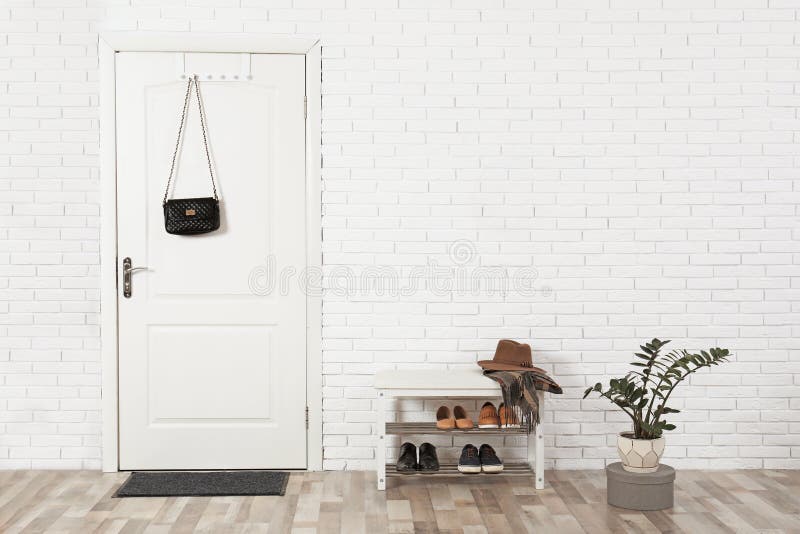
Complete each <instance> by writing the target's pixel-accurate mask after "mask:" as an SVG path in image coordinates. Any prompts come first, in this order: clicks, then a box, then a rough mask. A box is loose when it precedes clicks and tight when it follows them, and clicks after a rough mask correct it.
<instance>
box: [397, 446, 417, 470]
mask: <svg viewBox="0 0 800 534" xmlns="http://www.w3.org/2000/svg"><path fill="white" fill-rule="evenodd" d="M397 470H398V471H399V472H401V473H410V472H413V471H416V470H417V448H416V447H415V446H414V444H413V443H408V442H406V443H403V444H402V445H401V446H400V457H399V458H398V459H397Z"/></svg>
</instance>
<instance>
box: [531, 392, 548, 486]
mask: <svg viewBox="0 0 800 534" xmlns="http://www.w3.org/2000/svg"><path fill="white" fill-rule="evenodd" d="M536 393H537V396H538V397H539V424H538V425H536V429H535V430H534V431H533V433H531V434H528V465H530V466H531V470H533V473H534V476H535V479H534V480H535V483H534V487H535V488H536V489H544V429H543V428H542V427H543V424H542V422H543V420H544V417H542V414H543V413H544V393H543V392H541V391H537V392H536Z"/></svg>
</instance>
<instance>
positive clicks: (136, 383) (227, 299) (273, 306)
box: [116, 52, 306, 469]
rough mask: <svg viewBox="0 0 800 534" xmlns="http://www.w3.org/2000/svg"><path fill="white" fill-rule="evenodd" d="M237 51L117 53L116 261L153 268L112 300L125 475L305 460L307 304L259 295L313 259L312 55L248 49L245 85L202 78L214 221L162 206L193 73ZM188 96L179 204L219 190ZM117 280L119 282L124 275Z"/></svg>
mask: <svg viewBox="0 0 800 534" xmlns="http://www.w3.org/2000/svg"><path fill="white" fill-rule="evenodd" d="M241 61H242V57H241V54H189V53H187V54H185V55H184V54H177V53H161V52H158V53H156V52H142V53H138V52H137V53H127V52H123V53H118V54H117V60H116V76H117V80H116V81H117V87H116V90H117V195H118V196H117V216H118V223H117V224H118V257H119V259H120V261H119V264H120V266H121V263H122V262H121V260H122V258H124V257H130V258H131V259H132V261H133V265H134V266H135V267H136V266H146V267H147V269H146V270H141V271H136V272H134V273H133V274H132V275H131V276H132V295H131V298H123V297H122V288H121V287H122V284H120V298H119V395H120V399H119V400H120V402H119V410H120V414H119V416H120V417H119V419H120V428H119V432H120V468H121V469H224V468H229V469H245V468H302V467H305V465H306V429H305V405H306V402H305V382H306V381H305V376H306V347H305V326H306V323H305V296H304V295H303V293H302V292H301V289H300V286H299V284H297V283H292V284H289V286H287V289H288V290H287V291H277V290H276V291H272V292H270V293H269V294H266V295H264V294H262V293H263V292H261V291H259V292H255V291H253V290H251V288H250V273H251V272H252V271H253V269H254V268H257V267H260V266H264V265H269V266H270V267H271V269H272V270H271V272H272V273H276V272H280V271H281V270H282V269H286V268H292V269H296V270H297V271H299V270H301V269H302V268H303V267H305V265H306V257H305V246H304V245H305V161H304V155H305V121H304V104H303V99H304V93H305V62H304V57H303V56H300V55H278V54H274V55H273V54H269V55H267V54H253V55H251V57H250V69H251V77H250V78H247V79H244V78H243V79H242V80H241V81H203V80H202V78H201V80H200V89H201V94H202V97H203V103H204V107H205V112H206V117H207V130H208V131H207V133H208V141H209V148H210V150H211V154H212V162H213V165H214V170H215V176H216V177H217V190H218V192H219V196H220V207H221V227H220V229H219V230H218V231H217V232H213V233H209V234H203V235H198V236H175V235H170V234H167V233H166V232H165V230H164V222H163V211H162V205H161V203H162V197H163V194H164V187H165V186H166V180H167V176H168V173H169V165H170V161H171V159H172V152H173V150H174V147H175V136H176V135H177V128H178V122H179V118H180V112H181V108H182V105H183V96H184V93H185V90H186V82H185V81H184V80H181V79H180V78H179V73H180V69H179V68H177V67H176V66H177V65H181V66H182V65H184V64H185V65H186V66H187V67H188V69H189V71H190V72H197V73H198V74H201V73H204V72H209V73H218V72H238V71H239V69H240V68H241ZM211 191H212V189H211V181H210V177H209V174H208V164H207V162H206V158H205V152H204V150H203V144H202V134H201V130H200V122H199V115H198V111H197V102H196V100H195V98H194V95H193V96H192V99H191V100H190V106H189V111H188V114H187V121H186V125H185V127H184V139H183V142H182V144H181V148H180V152H179V158H178V164H177V165H176V171H175V176H174V178H173V187H172V192H171V194H170V198H186V197H200V196H211ZM119 276H120V277H121V276H122V273H121V272H120V273H119Z"/></svg>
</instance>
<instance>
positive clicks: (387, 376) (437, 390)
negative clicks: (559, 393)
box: [375, 369, 544, 490]
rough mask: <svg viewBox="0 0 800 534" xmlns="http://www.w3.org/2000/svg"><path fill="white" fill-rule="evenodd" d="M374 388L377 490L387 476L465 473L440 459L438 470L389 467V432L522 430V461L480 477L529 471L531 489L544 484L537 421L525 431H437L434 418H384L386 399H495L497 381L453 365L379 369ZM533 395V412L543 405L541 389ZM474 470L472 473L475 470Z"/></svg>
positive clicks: (471, 431)
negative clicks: (524, 449)
mask: <svg viewBox="0 0 800 534" xmlns="http://www.w3.org/2000/svg"><path fill="white" fill-rule="evenodd" d="M375 389H376V390H377V393H378V399H377V408H378V420H377V424H376V426H375V428H376V433H377V436H376V437H377V440H376V441H377V446H376V454H375V457H376V458H375V460H376V462H375V463H376V466H375V469H376V471H377V473H378V477H377V478H378V489H379V490H385V489H386V479H387V477H390V476H391V477H393V478H394V477H397V478H400V477H409V476H410V477H415V476H454V475H457V476H470V475H465V474H462V473H460V472H459V471H458V466H457V465H456V464H446V463H443V464H441V465H440V467H439V471H432V472H412V473H400V472H397V471H395V469H394V464H393V463H390V464H388V465H387V454H386V450H387V448H388V445H387V438H386V436H389V435H414V434H420V435H421V434H428V435H442V434H458V435H461V436H463V435H470V434H472V435H476V436H478V435H480V436H507V435H520V434H523V435H527V439H528V461H527V462H517V463H507V464H505V466H504V469H503V471H502V473H481V475H482V476H507V475H524V476H531V474H533V475H534V486H535V488H536V489H543V488H544V434H543V425H542V423H539V424H538V425H537V426H536V428H535V429H534V431H532V432H531V433H527V432H526V430H525V429H524V428H477V427H476V428H472V429H469V430H460V429H454V430H440V429H438V428H436V423H433V422H430V423H406V422H392V421H388V420H387V413H388V408H389V404H390V403H391V402H393V401H395V400H400V399H407V398H416V399H425V398H435V399H441V400H442V401H445V400H446V399H465V398H472V399H484V400H492V401H497V400H498V399H500V398H501V392H500V386H498V385H497V382H495V381H494V380H492V379H490V378H487V377H485V376H484V375H483V373H482V372H481V371H480V370H479V369H474V370H473V369H463V370H461V369H459V370H441V369H435V370H430V371H429V370H421V369H420V370H412V371H380V372H379V373H377V375H376V376H375ZM538 394H539V414H540V418H541V414H542V412H543V410H544V394H543V393H542V392H541V391H540V392H538ZM476 475H477V473H476Z"/></svg>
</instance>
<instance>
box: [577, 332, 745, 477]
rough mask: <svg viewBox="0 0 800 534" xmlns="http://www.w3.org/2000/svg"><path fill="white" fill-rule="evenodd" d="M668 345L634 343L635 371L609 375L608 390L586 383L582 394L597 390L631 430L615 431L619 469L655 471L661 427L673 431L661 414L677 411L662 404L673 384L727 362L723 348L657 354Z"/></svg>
mask: <svg viewBox="0 0 800 534" xmlns="http://www.w3.org/2000/svg"><path fill="white" fill-rule="evenodd" d="M667 343H669V340H667V341H661V340H659V339H653V340H652V341H651V342H649V343H645V344H644V345H640V348H641V349H642V352H637V353H635V354H636V357H637V358H639V360H638V361H635V362H631V365H633V366H634V367H638V368H641V369H639V370H633V371H630V372H629V373H628V374H627V375H625V376H624V377H622V378H612V379H611V381H610V382H609V386H608V389H606V390H605V391H603V385H602V384H600V383H599V382H598V383H597V384H595V385H594V386H593V387H589V388H587V389H586V391H585V392H584V394H583V398H584V399H585V398H586V397H588V396H589V394H591V393H592V392H597V393H599V394H600V396H601V397H605V398H607V399H608V400H610V401H611V402H613V403H614V404H616V405H617V406H619V408H620V409H621V410H622V411H623V412H625V413H626V414H627V415H628V417H630V418H631V420H632V421H633V432H621V433H620V435H619V437H618V438H617V452H619V457H620V459H621V460H622V467H623V468H624V469H625V470H626V471H630V472H633V473H652V472H654V471H656V470H657V469H658V461H659V459H660V458H661V455H662V454H663V453H664V442H665V440H664V437H663V436H662V433H663V432H664V431H665V430H674V429H675V425H672V424H669V423H667V421H666V420H665V419H664V416H665V415H668V414H671V413H678V412H679V411H680V410H676V409H674V408H670V407H669V406H667V402H668V401H669V398H670V396H671V395H672V392H673V391H675V387H676V386H677V385H678V384H680V383H681V382H683V381H684V380H685V379H686V377H688V376H689V375H691V374H692V373H695V372H697V371H699V370H700V369H702V368H704V367H711V366H712V365H719V364H720V363H722V362H724V361H727V359H728V356H729V355H730V352H729V351H728V349H720V348H712V349H708V351H705V350H701V351H700V353H699V354H691V353H690V352H689V351H687V350H685V349H680V350H673V351H670V352H668V353H666V354H662V352H661V349H662V348H663V347H664V345H666V344H667Z"/></svg>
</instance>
